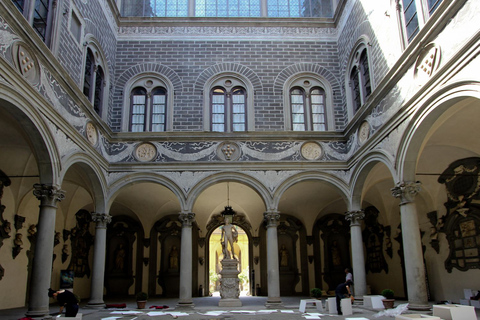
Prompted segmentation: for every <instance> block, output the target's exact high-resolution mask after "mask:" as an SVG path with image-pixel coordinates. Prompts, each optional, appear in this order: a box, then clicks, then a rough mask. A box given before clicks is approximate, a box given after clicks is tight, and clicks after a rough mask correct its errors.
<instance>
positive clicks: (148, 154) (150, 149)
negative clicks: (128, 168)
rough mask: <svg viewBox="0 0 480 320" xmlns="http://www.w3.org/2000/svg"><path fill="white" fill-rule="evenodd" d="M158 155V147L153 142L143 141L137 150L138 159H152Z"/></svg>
mask: <svg viewBox="0 0 480 320" xmlns="http://www.w3.org/2000/svg"><path fill="white" fill-rule="evenodd" d="M156 155H157V149H156V148H155V146H154V145H153V144H151V143H142V144H139V145H138V146H137V149H136V150H135V157H136V158H137V160H138V161H142V162H145V161H151V160H152V159H153V158H155V156H156Z"/></svg>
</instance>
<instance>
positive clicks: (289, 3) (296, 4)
mask: <svg viewBox="0 0 480 320" xmlns="http://www.w3.org/2000/svg"><path fill="white" fill-rule="evenodd" d="M267 3H268V16H269V17H281V18H285V17H290V18H299V17H306V18H311V17H325V16H329V15H330V14H331V12H328V11H329V10H328V8H331V5H330V4H329V3H327V2H326V1H321V0H268V2H267ZM326 9H327V10H326Z"/></svg>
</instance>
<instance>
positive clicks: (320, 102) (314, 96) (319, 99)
mask: <svg viewBox="0 0 480 320" xmlns="http://www.w3.org/2000/svg"><path fill="white" fill-rule="evenodd" d="M290 109H291V112H292V130H293V131H325V130H326V128H327V126H326V117H325V91H324V90H323V89H322V88H319V87H314V88H312V89H310V91H308V92H307V91H305V89H304V88H300V87H295V88H292V89H291V90H290Z"/></svg>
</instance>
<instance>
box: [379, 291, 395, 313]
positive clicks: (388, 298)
mask: <svg viewBox="0 0 480 320" xmlns="http://www.w3.org/2000/svg"><path fill="white" fill-rule="evenodd" d="M381 295H382V296H384V297H385V299H383V300H382V302H383V306H384V307H385V309H393V303H394V302H395V299H394V298H393V295H394V292H393V290H392V289H384V290H383V291H382V293H381Z"/></svg>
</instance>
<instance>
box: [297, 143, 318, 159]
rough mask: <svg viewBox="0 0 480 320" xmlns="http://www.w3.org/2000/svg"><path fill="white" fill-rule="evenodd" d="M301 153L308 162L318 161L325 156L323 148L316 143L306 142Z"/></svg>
mask: <svg viewBox="0 0 480 320" xmlns="http://www.w3.org/2000/svg"><path fill="white" fill-rule="evenodd" d="M300 152H301V153H302V156H303V157H304V158H305V159H307V160H318V159H320V158H321V157H322V156H323V150H322V147H321V146H320V145H319V144H318V143H316V142H305V143H304V144H303V146H302V148H301V149H300Z"/></svg>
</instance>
